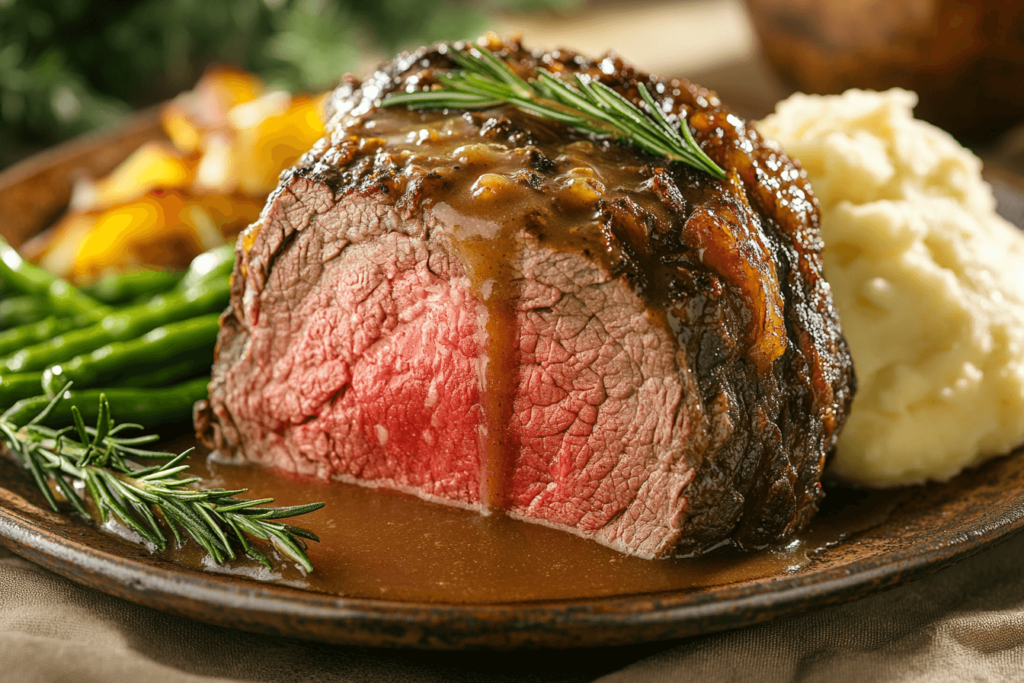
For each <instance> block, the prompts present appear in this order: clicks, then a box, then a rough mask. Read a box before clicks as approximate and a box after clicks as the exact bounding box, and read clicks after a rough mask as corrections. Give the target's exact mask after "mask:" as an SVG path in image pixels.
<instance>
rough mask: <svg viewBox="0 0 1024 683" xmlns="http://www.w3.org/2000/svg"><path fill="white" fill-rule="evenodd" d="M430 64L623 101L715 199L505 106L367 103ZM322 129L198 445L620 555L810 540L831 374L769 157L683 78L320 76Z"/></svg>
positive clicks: (242, 287)
mask: <svg viewBox="0 0 1024 683" xmlns="http://www.w3.org/2000/svg"><path fill="white" fill-rule="evenodd" d="M451 49H463V50H469V49H481V50H490V51H492V52H493V53H494V54H495V55H496V56H498V57H499V58H502V59H505V60H507V61H508V62H509V63H510V64H511V65H512V68H513V69H515V70H516V71H517V72H518V73H519V74H520V75H521V76H523V77H526V78H529V77H531V76H532V75H533V74H535V73H536V70H537V69H540V68H543V69H546V70H548V71H549V72H551V73H553V74H555V75H556V76H558V77H560V78H567V77H570V76H572V75H573V74H579V75H580V76H581V77H583V78H591V79H595V80H598V81H601V82H602V83H604V84H606V85H608V86H609V87H611V88H614V89H615V90H616V91H617V92H619V93H620V94H622V95H623V96H624V97H626V98H628V99H630V100H632V101H633V102H636V103H638V104H639V103H640V102H641V100H640V97H639V92H638V90H637V84H638V83H644V84H646V85H647V87H648V88H649V89H650V90H651V92H652V93H654V94H655V96H656V97H657V98H658V100H659V102H660V103H661V105H662V106H663V107H664V111H665V112H666V113H667V114H668V115H669V116H670V117H672V118H673V119H674V120H677V117H679V116H680V115H684V116H685V117H686V119H687V121H688V125H690V126H691V129H692V131H693V134H694V136H695V138H696V140H697V141H698V143H699V144H700V146H701V147H702V148H703V149H704V150H705V151H706V152H707V153H708V155H710V157H711V158H712V159H714V160H715V161H716V162H717V163H718V164H719V165H720V166H721V167H722V168H723V169H725V170H726V172H727V177H726V178H725V179H723V180H718V179H716V178H714V177H712V176H710V175H708V174H707V173H703V172H701V171H697V170H694V169H692V168H690V167H688V166H686V165H684V164H681V163H677V162H671V161H668V160H666V159H661V158H657V157H653V156H650V155H647V154H645V153H643V152H641V151H638V150H636V149H635V148H631V147H628V146H625V145H623V144H620V143H616V142H614V141H610V140H600V139H594V138H591V137H587V136H586V135H583V134H580V133H577V132H574V131H572V130H569V129H568V128H566V127H564V126H561V125H560V124H557V123H552V122H550V121H543V120H540V119H537V118H535V117H532V116H530V115H527V114H524V113H521V112H518V111H516V110H514V109H512V108H510V107H495V108H493V109H487V110H483V111H475V112H465V111H450V110H443V111H409V110H408V109H406V108H405V107H382V106H381V99H382V98H383V97H384V96H385V95H386V94H387V93H389V92H398V91H405V90H409V91H412V90H418V89H423V88H429V87H431V85H432V84H434V83H436V82H437V80H436V75H437V73H443V72H446V71H449V70H451V69H452V68H454V67H455V65H454V63H453V62H452V61H451V60H450V58H449V57H447V56H446V55H447V54H448V51H449V50H451ZM640 106H643V105H640ZM329 115H330V122H329V126H328V130H329V132H330V134H329V137H328V138H325V139H324V140H321V141H320V142H319V143H318V144H317V145H316V146H315V147H314V148H313V150H312V151H310V152H309V153H308V154H307V155H306V156H305V157H303V159H302V160H300V162H299V164H298V165H297V166H296V167H295V168H293V169H291V170H289V171H286V172H285V173H284V174H283V175H282V177H281V183H280V186H279V187H278V188H277V190H276V191H275V192H274V193H273V194H272V195H271V197H270V199H269V200H268V204H267V206H266V208H265V209H264V211H263V214H262V216H261V218H260V219H259V221H258V222H256V223H255V224H253V225H252V226H251V227H250V228H249V229H248V230H247V231H246V232H245V233H244V234H243V235H242V237H241V238H240V239H239V241H238V247H237V252H238V254H237V255H238V260H237V264H236V267H235V273H234V279H233V284H232V296H231V303H230V307H229V308H228V310H227V311H226V312H225V314H224V316H223V318H222V320H221V332H220V338H219V340H218V345H217V356H216V362H215V364H214V368H213V377H212V381H211V383H210V398H209V401H208V402H201V403H200V404H198V405H197V410H196V423H197V430H198V431H199V433H200V435H201V437H202V438H203V439H204V440H205V442H206V443H208V444H209V445H210V446H211V447H214V448H216V449H218V450H220V451H221V453H222V454H224V455H226V456H228V455H233V456H235V457H237V458H238V459H242V460H249V461H254V462H257V463H260V464H263V465H267V466H270V467H274V468H278V469H281V470H285V471H287V472H291V473H295V474H298V475H304V476H309V477H314V478H318V479H333V480H337V481H343V482H350V483H356V484H362V485H367V486H379V487H384V488H388V489H396V490H399V491H404V492H407V493H410V494H414V495H417V496H420V497H422V498H425V499H427V500H431V501H435V502H438V503H446V504H451V505H457V506H461V507H465V508H470V509H475V510H480V511H484V512H493V513H495V514H509V515H511V516H513V517H515V518H518V519H522V520H525V521H528V522H535V523H539V524H544V525H547V526H551V527H554V528H557V529H562V530H565V531H568V532H571V533H575V534H577V535H580V536H583V537H585V538H589V539H593V540H594V541H596V542H598V543H602V544H604V545H607V546H609V547H611V548H614V549H616V550H619V551H621V552H624V553H629V554H632V555H636V556H640V557H645V558H654V557H662V556H667V555H680V554H693V553H699V552H703V551H705V550H708V549H709V548H712V547H716V546H718V545H721V544H723V543H728V542H731V543H733V544H735V545H737V546H740V547H763V546H766V545H769V544H772V543H775V542H778V541H781V540H784V539H785V538H786V537H787V536H789V535H791V534H793V533H794V532H795V531H797V530H798V529H800V528H801V527H802V526H803V525H805V524H806V523H807V521H808V520H809V519H810V518H811V517H812V516H813V514H814V513H815V511H816V509H817V505H818V503H819V501H820V499H821V496H822V493H821V486H820V483H819V481H820V478H821V473H822V469H823V467H824V465H825V461H826V457H827V455H828V454H829V452H830V451H831V450H832V448H833V447H834V444H835V441H836V438H837V436H838V434H839V430H840V428H841V426H842V423H843V421H844V419H845V416H846V413H847V409H848V406H849V403H850V400H851V397H852V392H853V383H854V380H853V372H852V366H851V361H850V356H849V353H848V351H847V348H846V344H845V341H844V339H843V337H842V334H841V331H840V327H839V320H838V317H837V315H836V312H835V309H834V307H833V305H832V299H831V294H830V291H829V287H828V284H827V283H826V282H825V281H824V279H823V278H822V275H821V253H820V252H821V242H820V240H819V237H818V220H819V212H818V207H817V204H816V202H815V200H814V198H813V195H812V194H811V188H810V186H809V185H808V183H807V180H806V176H805V174H804V173H803V171H802V170H801V169H800V168H799V167H798V166H797V165H796V164H795V163H794V162H792V161H791V160H790V159H788V158H787V157H786V156H785V155H784V154H783V153H782V152H781V150H779V148H778V147H777V146H776V145H774V144H772V143H771V142H769V141H766V140H764V139H762V138H761V137H760V136H759V135H758V134H757V132H756V131H755V130H753V129H752V128H751V127H750V126H748V125H747V124H745V123H744V121H742V120H741V119H740V118H738V117H737V116H735V115H734V114H732V113H730V111H729V110H728V109H727V108H726V107H725V106H724V105H723V104H722V103H721V102H720V101H719V100H718V98H717V97H716V96H715V95H714V94H713V93H711V92H709V91H707V90H706V89H702V88H699V87H697V86H695V85H693V84H691V83H689V82H687V81H685V80H675V79H673V80H666V79H660V78H657V77H653V76H648V75H647V74H644V73H641V72H639V71H637V70H635V69H633V68H631V67H629V66H627V65H625V64H624V63H623V62H622V61H621V60H620V59H618V58H617V57H615V56H613V55H609V56H606V57H604V58H602V59H599V60H591V59H588V58H586V57H583V56H579V55H576V54H574V53H571V52H567V51H558V52H552V53H534V52H529V51H527V50H525V49H524V48H523V47H522V46H521V45H519V44H518V43H517V42H514V41H513V42H501V41H498V40H497V39H489V40H483V41H481V42H480V43H479V44H478V45H476V46H475V48H474V46H470V45H462V44H459V45H456V46H455V47H454V48H453V47H452V46H443V45H441V46H434V47H428V48H423V49H420V50H418V51H416V52H414V53H407V54H403V55H400V56H399V57H398V58H396V59H395V60H394V61H393V62H391V63H389V64H387V65H385V66H383V67H382V68H381V69H380V70H379V71H378V72H377V73H375V74H374V75H373V76H372V77H370V78H368V79H367V80H366V81H365V82H361V81H359V80H357V79H355V78H352V77H347V78H346V79H345V80H344V81H343V83H342V85H341V86H340V87H339V88H338V89H337V91H336V92H335V93H334V95H333V97H332V99H331V102H330V104H329ZM677 122H678V120H677Z"/></svg>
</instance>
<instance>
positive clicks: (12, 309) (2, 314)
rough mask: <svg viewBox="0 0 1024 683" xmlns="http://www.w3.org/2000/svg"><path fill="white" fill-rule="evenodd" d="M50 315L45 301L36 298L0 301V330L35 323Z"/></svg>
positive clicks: (13, 297)
mask: <svg viewBox="0 0 1024 683" xmlns="http://www.w3.org/2000/svg"><path fill="white" fill-rule="evenodd" d="M49 314H50V307H49V305H47V303H46V300H45V299H40V298H39V297H36V296H12V297H9V298H7V299H4V300H3V301H0V330H9V329H11V328H12V327H16V326H18V325H28V324H29V323H37V322H39V321H40V320H42V319H43V318H45V317H46V316H48V315H49Z"/></svg>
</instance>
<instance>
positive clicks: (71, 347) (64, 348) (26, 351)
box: [0, 278, 230, 373]
mask: <svg viewBox="0 0 1024 683" xmlns="http://www.w3.org/2000/svg"><path fill="white" fill-rule="evenodd" d="M229 289H230V282H229V281H228V279H227V278H222V279H219V280H215V281H213V282H210V283H207V284H205V285H197V286H195V287H192V288H191V289H189V290H187V291H185V292H171V293H169V294H160V295H158V296H156V297H154V298H153V299H152V300H150V301H149V302H147V303H145V304H139V305H137V306H129V307H128V308H124V309H121V310H120V311H118V312H116V313H111V314H109V315H107V316H106V317H104V318H103V319H102V320H100V321H99V322H97V323H95V324H93V325H90V326H89V327H83V328H82V329H78V330H72V331H70V332H65V333H64V334H61V335H59V336H56V337H54V338H53V339H49V340H47V341H45V342H42V343H40V344H35V345H32V346H29V347H26V348H23V349H21V350H20V351H18V352H17V353H15V354H14V355H12V356H9V357H8V358H5V359H2V360H0V373H3V372H28V371H30V370H43V369H45V368H46V367H48V366H50V365H54V364H55V363H61V362H63V361H66V360H70V359H72V358H74V357H75V356H80V355H82V354H85V353H89V352H90V351H95V350H96V349H98V348H100V347H101V346H106V345H107V344H109V343H111V342H115V341H125V340H128V339H134V338H136V337H140V336H142V335H143V334H145V333H146V332H149V331H150V330H152V329H154V328H156V327H160V326H161V325H166V324H168V323H172V322H176V321H178V320H185V319H187V318H194V317H196V316H200V315H203V314H205V313H213V312H215V311H216V312H220V311H221V310H223V308H224V307H225V306H226V305H227V302H228V295H229Z"/></svg>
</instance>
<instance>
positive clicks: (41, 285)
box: [0, 239, 109, 317]
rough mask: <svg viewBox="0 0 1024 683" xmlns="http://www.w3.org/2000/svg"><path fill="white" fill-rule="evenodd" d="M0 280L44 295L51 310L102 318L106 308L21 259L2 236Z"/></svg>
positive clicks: (24, 291)
mask: <svg viewBox="0 0 1024 683" xmlns="http://www.w3.org/2000/svg"><path fill="white" fill-rule="evenodd" d="M0 279H2V280H4V281H5V282H6V283H7V284H9V285H10V286H11V287H12V288H13V289H16V290H18V291H20V292H21V293H23V294H32V295H35V296H45V297H46V299H47V301H49V303H50V307H51V308H52V309H53V312H54V313H58V314H64V315H77V314H80V313H85V314H89V315H95V316H96V317H101V316H102V315H103V314H104V313H106V312H107V311H108V310H109V309H108V308H107V307H106V306H104V305H103V304H101V303H100V302H98V301H96V300H95V299H93V298H92V297H91V296H89V295H88V294H85V293H83V292H82V291H81V290H79V289H78V288H77V287H74V286H73V285H71V284H68V283H67V282H65V281H64V280H61V279H60V278H56V277H54V276H53V275H51V274H49V273H47V272H46V271H45V270H43V269H42V268H40V267H39V266H35V265H32V264H31V263H29V262H28V261H26V260H25V259H23V258H21V255H20V254H19V253H18V251H17V250H16V249H15V248H14V247H12V246H11V245H9V244H7V242H5V241H4V240H3V239H0Z"/></svg>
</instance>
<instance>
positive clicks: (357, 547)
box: [166, 456, 905, 603]
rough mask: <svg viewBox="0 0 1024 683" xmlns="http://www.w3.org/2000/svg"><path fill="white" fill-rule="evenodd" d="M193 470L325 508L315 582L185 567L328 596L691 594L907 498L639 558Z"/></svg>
mask: <svg viewBox="0 0 1024 683" xmlns="http://www.w3.org/2000/svg"><path fill="white" fill-rule="evenodd" d="M200 457H201V456H196V458H197V464H196V465H194V466H193V469H194V470H195V471H196V476H202V477H203V478H204V483H205V484H206V485H210V486H225V487H228V488H243V487H248V488H249V489H250V491H251V494H252V495H253V496H260V497H264V496H267V497H269V496H273V497H274V498H276V501H277V502H276V504H281V505H291V504H300V503H307V502H312V501H324V502H325V503H326V507H324V508H323V509H322V510H320V511H317V512H315V513H312V514H310V515H307V516H305V517H302V518H297V519H295V520H289V521H292V523H295V524H298V525H300V526H304V527H306V528H308V529H310V530H312V531H314V532H315V533H316V534H318V535H319V536H320V538H321V542H320V543H310V547H309V556H310V558H311V559H312V561H313V565H314V567H315V569H314V571H313V572H312V573H311V574H308V575H305V576H304V575H303V574H302V572H301V570H299V569H298V568H297V567H295V566H294V565H292V564H291V563H290V562H288V561H287V560H286V559H282V558H280V557H276V558H275V568H274V571H273V572H271V571H267V570H265V569H264V568H262V567H261V566H260V565H259V564H257V563H256V562H254V561H250V560H248V559H247V558H243V559H241V560H238V561H235V562H233V563H231V564H230V565H225V566H222V567H217V566H215V565H211V564H210V563H209V562H208V561H204V559H203V557H202V553H201V551H200V550H199V549H198V548H197V547H196V546H195V544H194V543H186V545H185V546H184V547H182V548H176V549H172V550H169V551H167V553H166V556H167V557H168V559H171V560H173V561H175V562H177V563H180V564H183V565H186V566H191V567H193V568H197V569H205V570H213V571H218V572H224V573H230V574H236V575H241V576H248V577H250V578H253V579H256V580H260V581H269V582H272V583H279V584H285V585H290V586H294V587H297V588H303V589H306V590H310V591H316V592H320V593H328V594H332V595H342V596H348V597H358V598H383V599H387V600H397V601H405V602H443V603H492V602H523V601H534V600H564V599H574V598H594V597H607V596H616V595H636V594H644V593H659V592H666V591H683V590H687V589H691V588H697V587H702V586H712V585H723V584H730V583H738V582H742V581H746V580H752V579H759V578H766V577H772V576H779V575H783V574H788V573H796V572H799V571H800V570H801V568H802V567H804V566H806V565H807V564H808V563H809V562H810V561H811V558H812V557H813V556H814V554H815V553H817V552H819V551H821V550H822V549H824V548H826V547H829V546H831V545H834V544H836V543H838V542H840V541H841V540H842V539H844V538H846V537H848V536H850V535H852V534H855V533H857V532H859V531H863V530H866V529H868V528H871V527H873V526H876V525H878V524H881V523H882V522H884V521H885V519H886V518H887V517H888V516H889V514H890V513H891V512H892V510H893V509H894V508H895V506H896V505H897V504H898V503H899V501H900V500H901V499H902V497H903V496H904V495H905V492H902V491H859V490H855V489H847V488H840V487H830V489H829V492H828V496H827V497H826V499H825V504H824V505H823V506H822V509H821V512H820V513H819V514H818V516H817V517H816V518H815V520H814V521H813V522H812V523H811V525H810V527H809V528H808V529H807V530H805V531H804V532H803V533H802V534H800V536H798V537H797V538H796V539H795V540H793V541H791V542H790V543H789V544H787V545H786V546H784V547H780V548H777V549H771V550H765V551H758V552H743V551H739V550H736V549H734V548H720V549H718V550H715V551H712V552H710V553H707V554H705V555H704V556H702V557H698V558H672V559H665V560H642V559H638V558H635V557H629V556H626V555H622V554H620V553H618V552H615V551H614V550H610V549H608V548H606V547H604V546H602V545H599V544H597V543H595V542H593V541H588V540H584V539H582V538H578V537H576V536H573V535H571V534H568V533H565V532H562V531H556V530H554V529H549V528H546V527H543V526H540V525H536V524H530V523H526V522H521V521H517V520H514V519H511V518H509V517H508V516H506V515H502V514H493V515H489V516H484V515H481V514H479V513H478V512H474V511H469V510H463V509H459V508H454V507H448V506H444V505H438V504H434V503H428V502H425V501H422V500H420V499H418V498H415V497H413V496H409V495H406V494H402V493H396V492H393V491H387V490H382V489H381V490H374V489H370V488H364V487H361V486H356V485H351V484H341V483H326V482H320V481H310V480H303V479H296V478H291V477H287V476H284V475H281V474H279V473H276V472H271V471H268V470H265V469H262V468H259V467H256V466H237V465H227V464H223V463H219V462H217V461H215V460H213V459H210V460H208V461H207V463H206V465H205V466H203V465H201V464H199V462H201V461H199V460H198V459H199V458H200Z"/></svg>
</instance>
